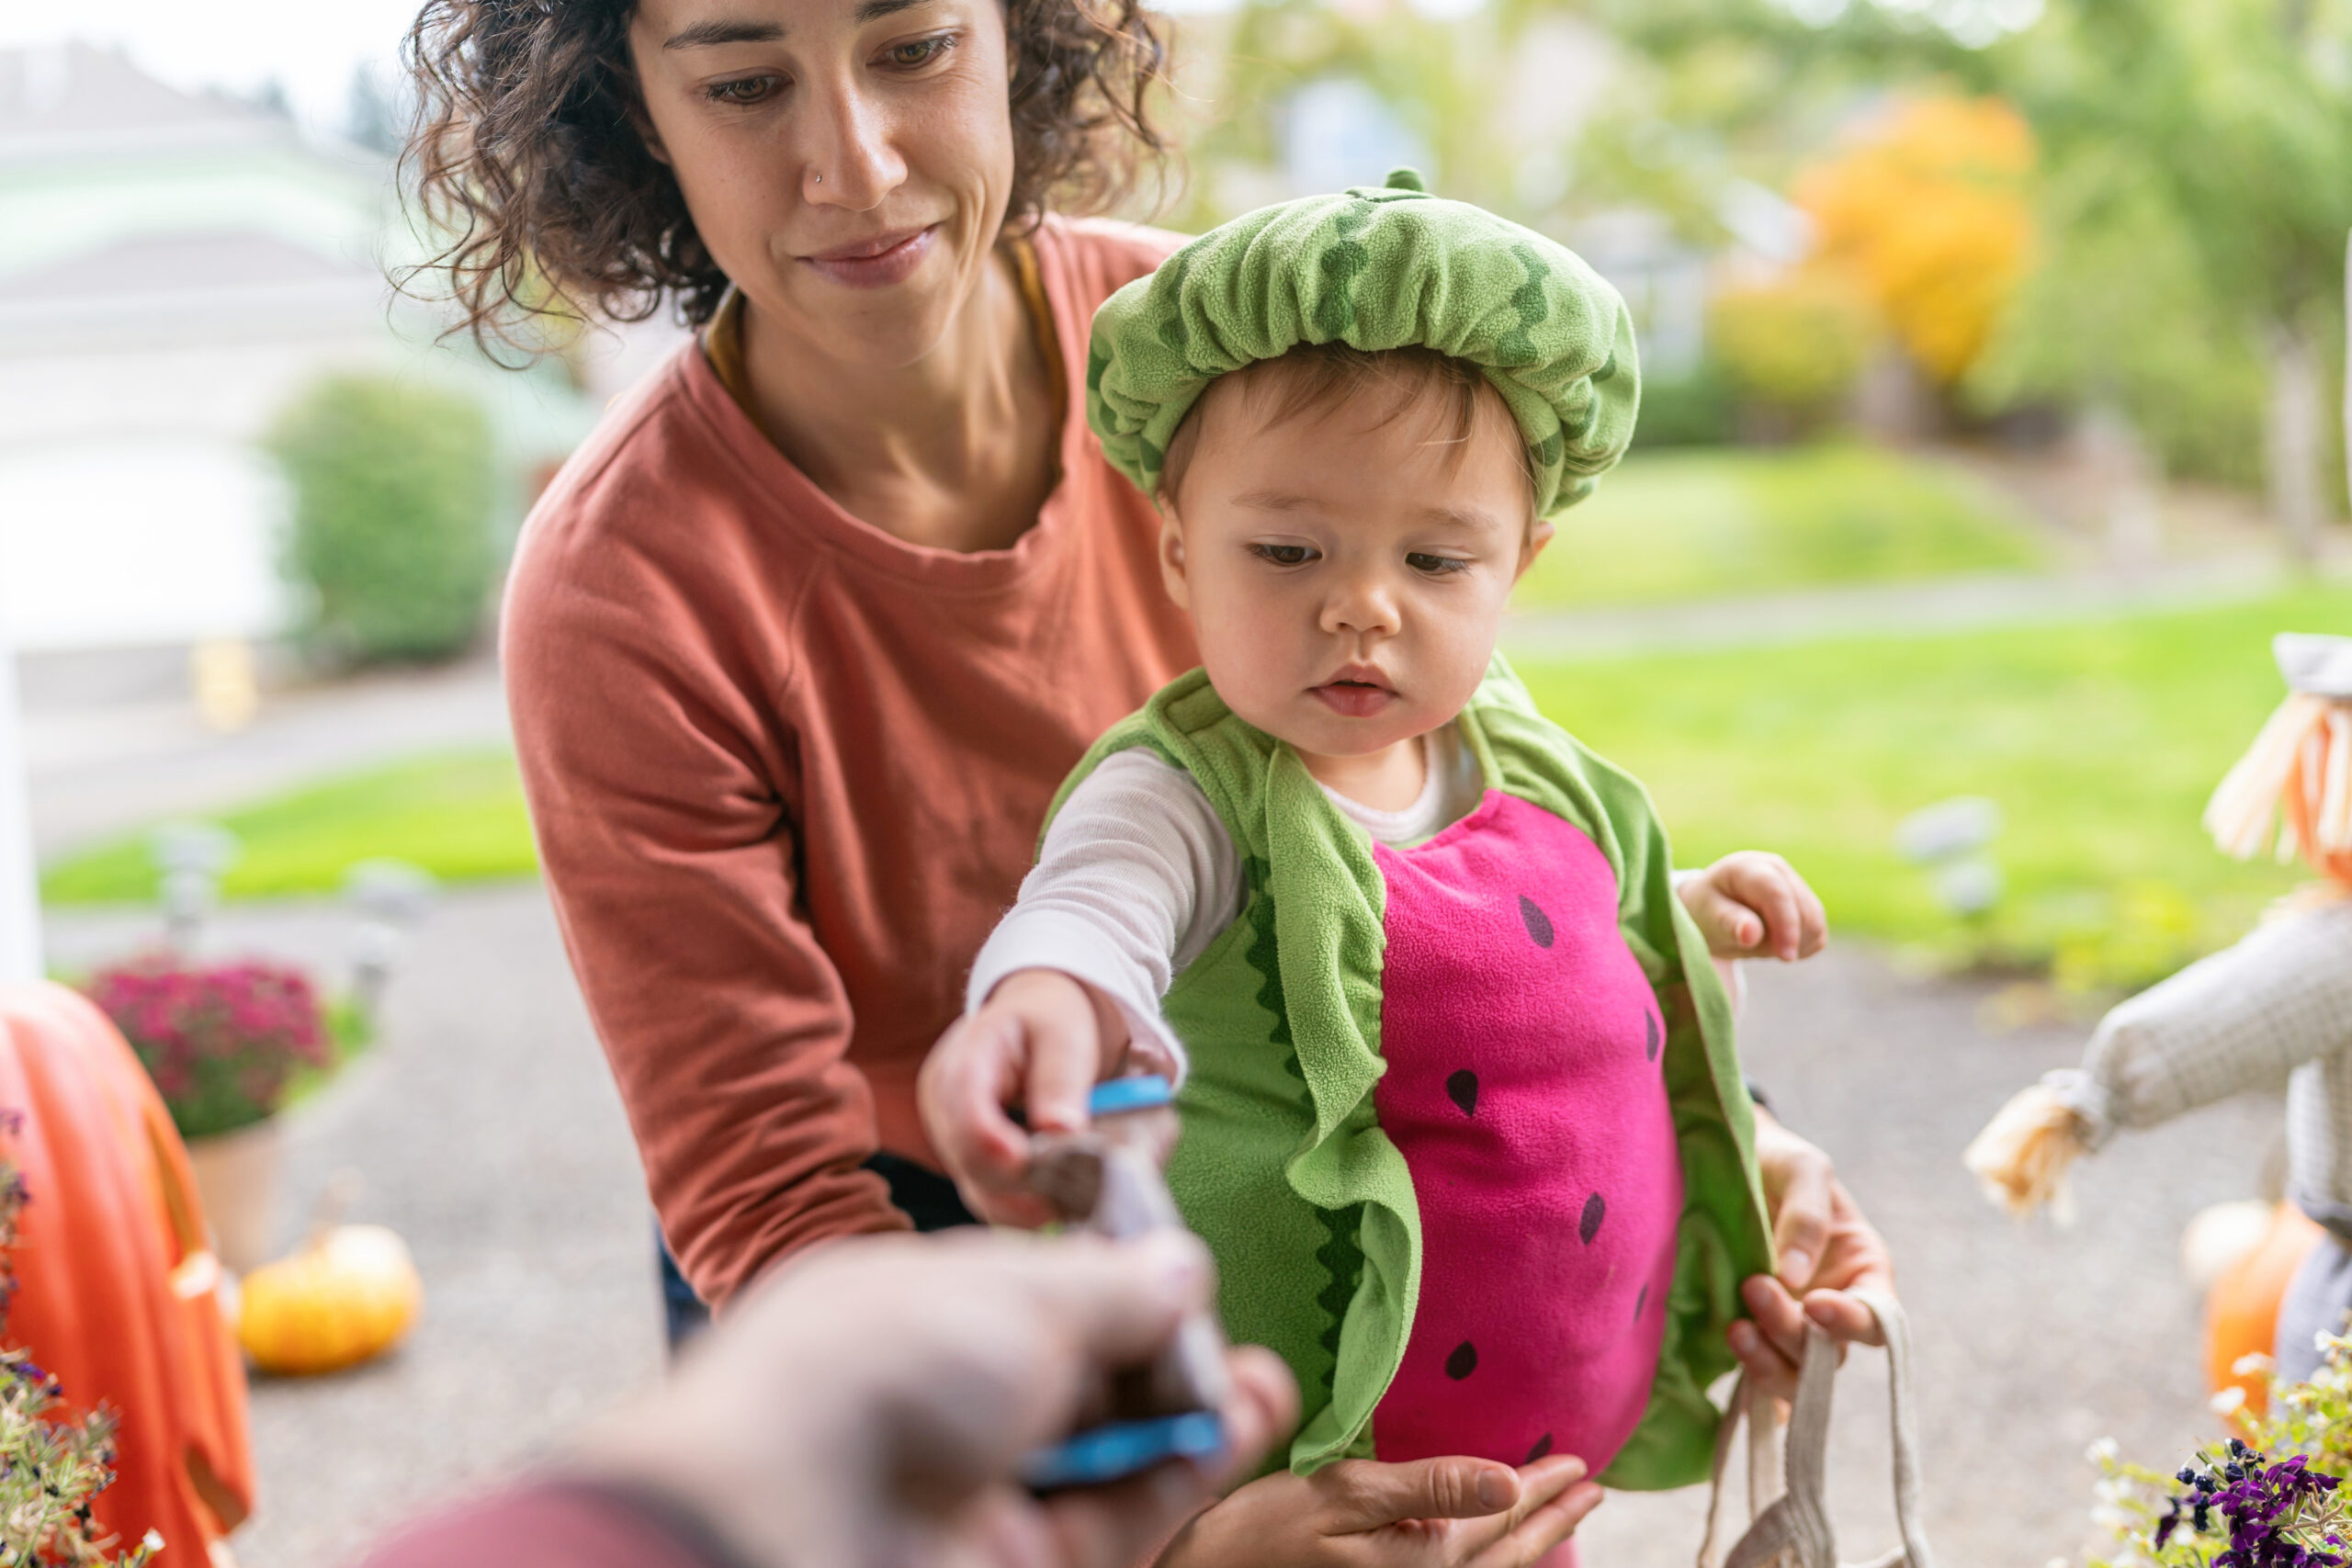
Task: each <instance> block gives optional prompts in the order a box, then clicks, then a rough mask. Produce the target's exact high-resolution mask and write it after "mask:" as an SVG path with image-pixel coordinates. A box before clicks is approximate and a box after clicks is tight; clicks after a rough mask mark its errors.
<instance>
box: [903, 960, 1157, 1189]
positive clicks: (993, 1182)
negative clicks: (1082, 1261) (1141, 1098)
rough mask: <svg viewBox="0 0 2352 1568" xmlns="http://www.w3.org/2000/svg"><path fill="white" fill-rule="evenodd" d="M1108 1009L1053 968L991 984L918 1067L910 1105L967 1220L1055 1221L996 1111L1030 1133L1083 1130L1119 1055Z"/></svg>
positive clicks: (1024, 1138)
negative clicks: (1023, 1119) (1014, 1110)
mask: <svg viewBox="0 0 2352 1568" xmlns="http://www.w3.org/2000/svg"><path fill="white" fill-rule="evenodd" d="M1126 1043H1127V1041H1126V1030H1125V1024H1124V1023H1123V1022H1122V1021H1120V1020H1119V1017H1118V1013H1117V1010H1116V1009H1114V1008H1112V1007H1110V1006H1108V1005H1107V1004H1105V1005H1102V1006H1098V1005H1097V1003H1096V1000H1095V997H1094V993H1093V992H1091V991H1090V990H1089V989H1087V987H1085V986H1084V985H1082V984H1080V982H1079V981H1077V980H1074V979H1072V978H1070V977H1069V976H1067V975H1064V974H1061V973H1060V972H1058V971H1057V970H1053V969H1023V970H1021V971H1020V972H1019V973H1017V974H1013V975H1008V976H1005V977H1004V979H1003V980H1001V981H1000V982H999V983H998V985H997V987H996V989H995V990H993V991H991V992H989V998H988V1000H987V1001H986V1002H984V1003H982V1004H981V1005H980V1008H979V1010H978V1011H976V1012H974V1013H972V1014H970V1015H969V1016H968V1017H966V1018H962V1019H959V1020H957V1021H956V1023H955V1024H954V1025H953V1026H951V1027H950V1028H949V1029H948V1031H947V1032H946V1033H945V1034H943V1035H941V1036H940V1039H939V1043H938V1044H936V1045H934V1046H933V1047H932V1050H931V1055H930V1056H929V1057H928V1058H926V1059H925V1061H924V1062H923V1065H922V1077H921V1078H920V1079H918V1080H917V1082H916V1086H915V1097H916V1100H917V1102H918V1103H919V1104H920V1105H921V1107H922V1121H923V1129H924V1131H925V1132H927V1133H928V1134H930V1135H931V1145H932V1147H933V1149H934V1150H936V1151H937V1152H938V1155H939V1157H940V1161H941V1163H943V1164H944V1165H945V1166H946V1168H947V1174H948V1175H950V1176H952V1177H954V1178H955V1179H956V1187H957V1188H959V1189H960V1190H962V1192H963V1194H964V1201H965V1203H966V1204H967V1206H968V1207H969V1208H970V1209H971V1211H972V1213H976V1214H978V1215H979V1216H980V1218H982V1219H984V1220H989V1221H992V1222H994V1223H995V1224H1011V1225H1029V1226H1035V1225H1042V1224H1046V1223H1047V1222H1048V1221H1051V1220H1053V1219H1054V1218H1055V1217H1056V1215H1055V1213H1054V1210H1053V1207H1052V1205H1051V1204H1049V1203H1047V1202H1046V1200H1045V1199H1044V1198H1042V1197H1040V1196H1039V1195H1038V1194H1036V1193H1035V1192H1032V1191H1030V1190H1029V1189H1028V1187H1027V1185H1026V1184H1025V1183H1026V1179H1027V1177H1028V1173H1029V1134H1028V1133H1025V1132H1023V1130H1022V1129H1021V1128H1020V1127H1019V1126H1017V1125H1015V1124H1014V1122H1013V1120H1012V1117H1011V1116H1009V1115H1007V1114H1006V1111H1005V1108H1006V1107H1007V1106H1009V1105H1012V1104H1014V1103H1016V1102H1017V1103H1018V1104H1020V1105H1021V1106H1022V1107H1023V1109H1024V1111H1026V1113H1027V1116H1028V1122H1029V1126H1030V1129H1031V1130H1032V1131H1035V1132H1039V1133H1074V1132H1077V1131H1078V1130H1079V1129H1080V1128H1082V1127H1084V1126H1085V1125H1086V1097H1087V1093H1088V1091H1089V1090H1091V1089H1093V1087H1094V1085H1095V1084H1096V1083H1097V1082H1098V1081H1100V1080H1101V1079H1102V1077H1103V1076H1104V1074H1105V1072H1106V1071H1107V1070H1108V1069H1109V1067H1110V1066H1112V1065H1113V1064H1114V1063H1116V1062H1117V1061H1118V1060H1119V1059H1120V1058H1121V1057H1122V1056H1123V1055H1125V1049H1126Z"/></svg>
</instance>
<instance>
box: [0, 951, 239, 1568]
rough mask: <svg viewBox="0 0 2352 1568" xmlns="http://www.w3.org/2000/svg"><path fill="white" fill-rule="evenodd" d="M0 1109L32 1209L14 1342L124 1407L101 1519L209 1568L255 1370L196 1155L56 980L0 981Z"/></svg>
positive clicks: (108, 1032) (78, 1389) (161, 1561)
mask: <svg viewBox="0 0 2352 1568" xmlns="http://www.w3.org/2000/svg"><path fill="white" fill-rule="evenodd" d="M0 1107H7V1108H11V1109H14V1110H16V1111H21V1112H22V1113H23V1116H24V1125H23V1129H22V1131H21V1132H20V1133H19V1134H17V1137H16V1138H14V1139H13V1140H12V1143H13V1145H14V1148H13V1153H14V1154H15V1156H16V1158H17V1164H18V1166H19V1168H21V1169H22V1171H23V1174H24V1180H25V1186H26V1188H27V1190H28V1192H29V1193H30V1195H31V1196H30V1201H28V1202H27V1204H26V1205H25V1211H24V1216H23V1221H22V1225H21V1239H20V1241H19V1243H18V1245H17V1249H16V1253H15V1265H16V1270H17V1279H18V1280H19V1282H20V1283H19V1287H18V1290H17V1297H16V1300H15V1301H14V1302H13V1303H11V1304H10V1307H9V1310H8V1322H7V1329H6V1337H7V1339H8V1341H9V1342H10V1343H12V1344H17V1345H23V1346H25V1347H27V1348H29V1349H30V1350H31V1351H32V1355H33V1359H34V1360H36V1361H38V1362H40V1364H41V1365H42V1366H43V1367H46V1368H47V1369H49V1371H51V1372H53V1373H55V1374H56V1375H57V1377H58V1379H59V1380H60V1381H61V1382H62V1383H63V1384H64V1387H65V1398H66V1401H67V1403H68V1404H70V1405H72V1406H73V1407H74V1408H75V1409H77V1410H86V1409H89V1408H91V1407H92V1406H95V1405H96V1404H107V1405H109V1406H111V1407H112V1408H113V1409H115V1410H116V1411H118V1412H119V1414H120V1416H121V1418H122V1426H121V1430H120V1434H119V1438H118V1441H117V1445H116V1446H117V1453H118V1456H119V1461H118V1467H117V1468H118V1475H117V1478H116V1481H115V1483H114V1484H113V1485H112V1486H109V1487H108V1488H107V1490H106V1491H104V1492H102V1493H100V1494H99V1495H98V1496H97V1499H96V1517H97V1519H98V1521H99V1523H100V1524H102V1525H103V1526H105V1527H106V1528H107V1529H110V1530H112V1531H114V1532H115V1533H116V1534H117V1535H119V1536H120V1537H121V1538H122V1539H123V1540H125V1541H136V1540H139V1539H140V1537H141V1536H142V1535H144V1534H145V1533H146V1532H147V1531H148V1530H149V1529H154V1530H158V1531H160V1532H162V1534H163V1537H164V1550H163V1551H161V1552H160V1553H158V1554H157V1556H156V1559H155V1562H156V1563H157V1564H158V1568H204V1565H205V1563H206V1562H207V1561H208V1558H209V1548H210V1543H211V1542H212V1541H213V1540H216V1539H218V1538H220V1537H221V1536H224V1535H226V1534H227V1533H228V1532H229V1531H230V1530H232V1529H235V1528H236V1526H237V1525H238V1524H239V1523H240V1522H241V1521H242V1520H243V1518H244V1517H245V1516H246V1515H247V1514H248V1513H250V1512H251V1511H252V1509H253V1502H254V1467H253V1453H252V1447H251V1443H250V1441H249V1439H248V1438H247V1434H246V1423H245V1373H244V1365H243V1361H242V1360H241V1359H239V1357H238V1354H237V1346H236V1341H235V1340H234V1339H233V1338H232V1337H231V1335H230V1332H229V1328H228V1325H226V1324H225V1323H224V1322H223V1321H222V1317H221V1313H220V1304H219V1301H218V1299H217V1296H216V1289H217V1287H218V1286H219V1284H220V1265H219V1264H218V1263H217V1262H216V1261H215V1260H214V1258H213V1257H212V1254H211V1253H210V1252H209V1250H207V1248H206V1244H205V1234H206V1233H205V1229H204V1212H203V1210H202V1208H201V1207H200V1205H199V1203H198V1199H197V1195H196V1185H195V1182H194V1180H193V1179H191V1178H190V1176H189V1174H188V1168H187V1150H186V1149H185V1148H184V1147H182V1145H181V1144H180V1139H179V1134H178V1133H177V1132H176V1131H175V1130H174V1128H173V1126H172V1122H171V1117H170V1116H169V1114H168V1113H167V1112H166V1111H164V1101H163V1100H162V1098H161V1097H160V1096H159V1095H157V1094H156V1092H155V1089H154V1086H153V1084H152V1083H151V1082H149V1081H148V1077H147V1074H146V1072H145V1071H144V1070H143V1069H142V1068H141V1066H140V1065H139V1059H138V1057H136V1056H134V1055H131V1051H130V1045H129V1044H128V1043H125V1042H124V1040H123V1038H122V1036H121V1035H120V1034H119V1033H117V1032H115V1028H114V1025H113V1024H111V1023H109V1022H108V1021H107V1017H106V1015H105V1014H104V1013H102V1012H100V1011H99V1010H97V1009H96V1007H93V1006H92V1005H91V1004H90V1003H89V1002H88V1001H87V1000H85V999H84V998H82V997H80V996H78V995H76V994H75V993H74V992H73V991H70V990H67V989H66V988H65V987H62V986H54V985H49V984H46V983H40V984H34V985H28V986H6V987H0Z"/></svg>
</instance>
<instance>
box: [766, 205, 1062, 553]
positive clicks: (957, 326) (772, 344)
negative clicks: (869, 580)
mask: <svg viewBox="0 0 2352 1568" xmlns="http://www.w3.org/2000/svg"><path fill="white" fill-rule="evenodd" d="M742 321H743V344H742V346H743V366H744V376H745V379H746V380H747V381H748V382H749V383H750V388H751V396H752V404H753V406H754V407H755V408H756V409H757V410H758V411H759V417H760V423H761V425H762V427H763V429H764V430H765V431H766V433H767V435H768V438H769V439H770V440H772V441H774V442H775V444H776V445H777V446H779V447H781V448H782V449H783V451H784V454H785V456H786V457H790V458H791V459H792V460H793V462H794V463H795V464H796V465H797V466H798V468H800V470H801V471H802V472H803V473H805V474H807V475H808V476H809V479H810V480H811V481H812V482H814V483H815V484H816V486H817V487H818V488H819V489H820V490H822V491H824V492H825V493H826V494H827V495H829V496H831V497H832V499H833V500H834V501H835V502H839V503H840V504H841V506H842V509H843V510H844V511H846V512H848V513H851V514H852V515H853V516H855V517H858V518H860V519H862V520H863V521H865V522H866V523H868V524H871V525H873V526H875V527H877V528H880V529H881V530H883V531H884V532H885V533H888V534H891V535H895V536H898V537H899V538H901V539H904V540H906V541H907V542H908V543H910V544H916V545H927V546H931V547H935V548H940V549H949V550H959V551H971V550H986V549H1001V548H1004V547H1007V546H1009V545H1011V544H1012V542H1013V541H1014V540H1015V539H1017V538H1019V537H1020V536H1021V535H1022V534H1023V533H1024V532H1026V531H1027V530H1028V528H1029V526H1030V525H1032V524H1034V523H1035V521H1036V517H1037V510H1038V508H1039V507H1040V506H1042V505H1043V504H1044V503H1045V499H1046V494H1047V493H1048V492H1049V491H1051V490H1052V488H1053V484H1054V480H1055V478H1056V476H1057V467H1058V465H1057V452H1058V449H1059V445H1060V434H1061V433H1060V432H1059V431H1058V430H1057V429H1055V428H1054V418H1053V407H1054V400H1053V397H1052V395H1051V394H1052V386H1051V383H1050V382H1049V381H1048V380H1047V379H1046V378H1047V377H1048V376H1049V375H1052V374H1054V373H1056V372H1055V369H1054V367H1049V366H1047V365H1046V363H1045V356H1044V355H1043V353H1042V352H1041V351H1040V349H1039V346H1038V343H1037V337H1036V333H1035V328H1034V325H1033V323H1032V321H1031V320H1030V316H1029V310H1028V307H1027V304H1026V302H1025V301H1024V299H1023V297H1022V289H1021V285H1020V283H1019V281H1018V275H1017V274H1016V273H1015V271H1014V269H1013V265H1012V258H1011V257H1010V256H1008V255H1006V254H1004V253H1003V252H1002V251H999V252H998V253H997V254H996V255H995V256H994V258H993V261H992V264H991V265H989V267H988V269H987V270H986V272H985V273H984V274H983V276H982V281H981V284H980V287H978V288H976V289H974V290H973V291H972V297H971V299H968V300H967V301H966V303H965V305H964V308H963V309H962V310H959V311H958V312H957V313H956V318H955V319H954V321H951V322H950V324H949V326H948V329H947V332H946V334H945V335H944V337H943V338H942V339H941V340H940V342H939V344H937V346H935V347H934V348H933V350H932V351H931V352H930V353H929V354H926V355H923V356H922V358H921V359H919V360H916V361H915V362H914V363H913V364H911V365H906V366H901V367H893V368H887V369H876V368H874V367H869V366H861V365H854V364H842V363H839V362H835V361H830V360H824V359H820V357H819V356H818V355H817V354H816V352H815V351H814V349H813V348H812V347H811V345H810V344H809V343H808V342H807V340H806V339H804V338H802V337H800V336H798V335H797V334H796V333H793V332H792V331H791V329H790V324H789V323H788V322H786V321H781V320H779V319H778V318H777V317H776V316H775V315H774V314H772V313H765V312H763V311H761V310H759V309H758V308H757V307H755V306H754V305H752V302H751V301H750V300H748V299H747V300H745V301H744V304H743V316H742Z"/></svg>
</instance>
